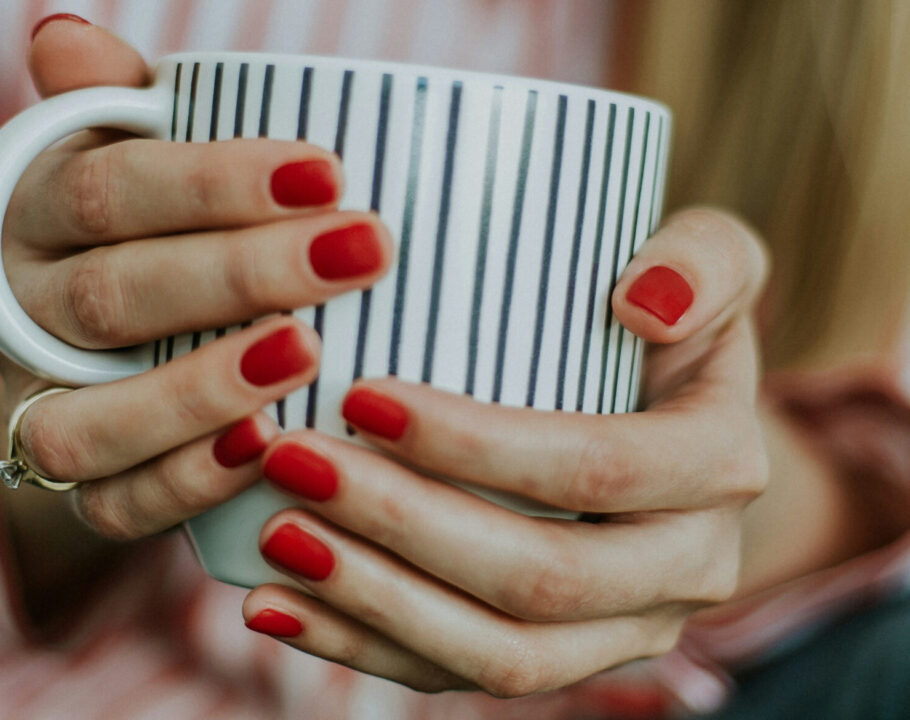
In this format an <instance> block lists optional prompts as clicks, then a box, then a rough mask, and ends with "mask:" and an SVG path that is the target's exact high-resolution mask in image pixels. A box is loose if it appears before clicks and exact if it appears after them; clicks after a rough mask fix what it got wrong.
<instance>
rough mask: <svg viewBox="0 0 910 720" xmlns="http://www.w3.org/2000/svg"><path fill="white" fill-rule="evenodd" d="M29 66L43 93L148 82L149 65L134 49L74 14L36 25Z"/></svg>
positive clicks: (49, 93)
mask: <svg viewBox="0 0 910 720" xmlns="http://www.w3.org/2000/svg"><path fill="white" fill-rule="evenodd" d="M28 65H29V70H30V71H31V74H32V79H33V80H34V83H35V87H36V88H37V89H38V92H39V93H40V94H41V96H42V97H50V96H51V95H57V94H59V93H62V92H66V91H68V90H76V89H78V88H84V87H91V86H95V85H126V86H132V87H139V86H142V85H145V84H147V83H148V81H149V70H148V66H147V65H146V64H145V61H144V60H143V59H142V56H141V55H140V54H139V52H138V51H137V50H136V49H135V48H133V47H132V46H131V45H129V44H127V43H126V42H124V41H123V40H121V39H120V38H118V37H116V36H115V35H113V34H112V33H110V32H108V31H107V30H104V29H103V28H100V27H97V26H96V25H92V24H91V23H89V22H88V21H86V20H83V19H82V18H80V17H78V16H76V15H69V14H57V15H51V16H49V17H46V18H44V19H43V20H41V21H40V22H39V23H38V24H37V25H36V26H35V29H34V30H33V31H32V44H31V47H30V48H29V52H28Z"/></svg>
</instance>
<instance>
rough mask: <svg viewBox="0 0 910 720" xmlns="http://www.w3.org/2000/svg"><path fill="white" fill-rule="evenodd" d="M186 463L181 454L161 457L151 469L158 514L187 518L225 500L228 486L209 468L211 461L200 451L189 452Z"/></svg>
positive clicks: (160, 515)
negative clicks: (189, 455) (189, 457)
mask: <svg viewBox="0 0 910 720" xmlns="http://www.w3.org/2000/svg"><path fill="white" fill-rule="evenodd" d="M189 452H190V453H191V454H193V455H195V457H194V458H193V459H191V460H190V461H189V462H187V459H186V458H185V457H181V455H183V453H181V454H179V455H178V456H177V457H175V456H174V455H168V456H165V457H164V458H162V459H161V460H160V461H159V462H158V464H157V467H156V468H155V470H154V472H153V476H154V484H153V487H154V489H155V495H156V498H155V504H156V505H157V506H158V507H157V508H156V510H157V511H158V512H157V515H158V516H159V517H167V518H174V517H176V516H180V518H179V519H182V518H183V517H188V516H191V515H195V514H196V513H199V512H202V511H203V510H208V509H209V508H210V507H212V506H213V505H216V504H217V503H219V502H221V501H223V500H225V499H226V497H225V494H226V491H227V488H225V487H224V486H223V483H219V482H218V480H219V479H220V478H218V477H216V476H215V474H214V473H212V471H211V464H210V463H209V462H207V459H205V458H204V457H203V454H201V453H192V451H191V450H190V451H189Z"/></svg>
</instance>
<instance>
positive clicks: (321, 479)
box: [262, 442, 338, 501]
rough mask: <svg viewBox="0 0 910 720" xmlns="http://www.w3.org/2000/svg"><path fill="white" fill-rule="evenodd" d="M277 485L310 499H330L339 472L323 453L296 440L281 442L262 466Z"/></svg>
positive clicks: (335, 488) (267, 475) (336, 483)
mask: <svg viewBox="0 0 910 720" xmlns="http://www.w3.org/2000/svg"><path fill="white" fill-rule="evenodd" d="M262 474H263V475H265V476H266V477H267V478H268V479H269V480H271V481H272V482H273V483H275V484H276V485H280V486H281V487H283V488H284V489H285V490H289V491H291V492H292V493H296V494H297V495H301V496H303V497H305V498H308V499H309V500H320V501H321V500H328V499H329V498H330V497H332V496H333V495H334V494H335V491H336V490H337V489H338V473H336V472H335V467H334V466H333V465H332V463H330V462H329V461H328V460H326V459H325V458H324V457H322V455H318V454H316V453H315V452H313V451H312V450H310V449H309V448H307V447H304V446H303V445H298V444H297V443H293V442H287V443H282V444H281V445H279V446H278V447H277V448H275V450H274V451H273V452H272V454H271V455H269V459H268V460H266V462H265V467H264V468H263V470H262Z"/></svg>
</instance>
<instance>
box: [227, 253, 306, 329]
mask: <svg viewBox="0 0 910 720" xmlns="http://www.w3.org/2000/svg"><path fill="white" fill-rule="evenodd" d="M226 264H227V267H226V273H225V275H226V282H227V287H228V289H229V291H230V292H231V294H232V297H234V298H236V301H237V303H238V304H239V305H240V306H241V307H244V308H246V309H248V310H249V312H250V314H251V315H257V314H261V313H264V312H269V311H270V310H272V309H274V308H275V307H278V306H279V305H280V304H281V303H280V302H279V301H278V298H276V297H275V295H276V294H281V293H286V292H287V291H288V288H298V287H299V285H300V281H299V277H301V276H300V275H299V274H298V275H296V276H295V277H296V278H297V279H294V278H293V277H289V275H287V274H286V273H293V272H294V271H295V270H297V268H298V265H297V263H296V262H295V259H294V258H293V257H283V258H280V262H276V259H275V256H274V254H272V253H271V252H263V244H262V238H261V237H260V238H251V237H247V238H243V239H242V240H240V241H238V242H237V243H235V244H234V245H233V246H232V247H231V252H230V253H229V254H228V255H227V257H226Z"/></svg>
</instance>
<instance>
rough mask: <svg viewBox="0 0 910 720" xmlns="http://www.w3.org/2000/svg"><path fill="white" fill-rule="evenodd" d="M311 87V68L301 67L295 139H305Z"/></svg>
mask: <svg viewBox="0 0 910 720" xmlns="http://www.w3.org/2000/svg"><path fill="white" fill-rule="evenodd" d="M312 87H313V68H311V67H305V68H304V69H303V78H302V79H301V81H300V106H299V107H298V109H297V139H298V140H306V136H307V130H308V128H309V122H310V93H311V92H312Z"/></svg>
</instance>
